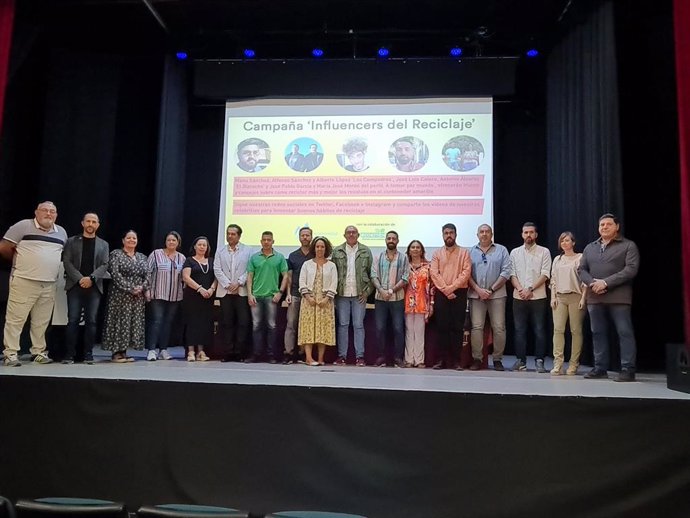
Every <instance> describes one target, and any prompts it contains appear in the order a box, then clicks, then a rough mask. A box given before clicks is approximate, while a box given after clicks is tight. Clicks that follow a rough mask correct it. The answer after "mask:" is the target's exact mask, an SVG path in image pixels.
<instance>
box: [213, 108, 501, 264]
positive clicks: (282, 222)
mask: <svg viewBox="0 0 690 518" xmlns="http://www.w3.org/2000/svg"><path fill="white" fill-rule="evenodd" d="M492 125H493V121H492V99H490V98H457V99H445V98H444V99H366V100H362V99H357V100H350V99H318V100H306V99H299V100H295V99H262V100H255V101H241V102H228V103H227V105H226V113H225V145H224V159H223V175H222V187H221V189H222V190H221V206H220V215H219V236H218V238H219V243H221V244H222V243H224V242H225V228H226V226H227V225H228V224H230V223H236V224H239V225H240V226H241V227H242V229H243V235H242V241H243V242H244V243H246V244H250V245H258V244H259V241H260V238H261V233H262V232H264V231H266V230H270V231H272V232H273V235H274V239H275V246H276V248H278V249H280V250H292V249H294V248H296V247H297V246H299V242H298V239H297V233H298V230H299V228H301V227H304V226H308V227H310V228H312V229H313V233H314V235H315V236H317V235H321V236H326V237H327V238H328V239H329V240H330V241H331V242H332V243H333V245H337V244H340V243H342V242H343V241H344V237H343V234H344V230H345V227H347V226H348V225H355V226H356V227H357V228H358V230H359V233H360V242H362V243H364V244H366V245H368V246H370V247H373V248H375V249H382V248H383V247H385V243H384V239H385V235H386V232H388V231H389V230H395V231H396V232H398V234H399V236H400V247H403V248H404V247H405V246H407V244H408V243H409V242H410V241H411V240H413V239H418V240H420V241H421V242H422V243H423V244H424V246H425V248H428V249H433V248H436V247H439V246H443V240H442V238H441V227H442V226H443V225H444V224H445V223H454V224H455V225H456V226H457V228H458V239H457V242H458V244H460V245H464V246H470V245H472V244H474V243H476V241H477V239H476V230H477V227H478V226H479V225H480V224H482V223H489V224H491V225H492V224H493V191H492V186H493V141H492V137H493V135H492Z"/></svg>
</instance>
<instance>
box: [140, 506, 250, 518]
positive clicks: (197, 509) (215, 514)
mask: <svg viewBox="0 0 690 518" xmlns="http://www.w3.org/2000/svg"><path fill="white" fill-rule="evenodd" d="M137 518H249V513H247V512H245V511H239V510H237V509H232V508H230V507H216V506H212V505H192V504H158V505H144V506H141V507H140V508H139V510H138V511H137Z"/></svg>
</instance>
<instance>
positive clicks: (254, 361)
mask: <svg viewBox="0 0 690 518" xmlns="http://www.w3.org/2000/svg"><path fill="white" fill-rule="evenodd" d="M256 362H257V359H256V356H250V357H249V358H245V359H244V363H256Z"/></svg>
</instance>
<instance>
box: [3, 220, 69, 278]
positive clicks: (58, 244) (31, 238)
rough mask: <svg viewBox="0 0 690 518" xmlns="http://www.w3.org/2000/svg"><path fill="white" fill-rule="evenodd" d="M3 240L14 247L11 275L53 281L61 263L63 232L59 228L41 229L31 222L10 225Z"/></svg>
mask: <svg viewBox="0 0 690 518" xmlns="http://www.w3.org/2000/svg"><path fill="white" fill-rule="evenodd" d="M3 239H6V240H7V241H9V242H11V243H14V244H15V245H16V253H15V255H14V258H13V259H12V275H13V276H16V277H20V278H22V279H28V280H31V281H42V282H55V281H56V280H57V277H58V272H59V269H60V265H61V264H62V249H63V248H64V246H65V243H66V242H67V232H65V229H64V228H62V227H61V226H60V225H53V227H52V228H51V229H50V230H43V229H42V228H41V227H40V225H39V224H38V222H37V221H36V220H35V219H23V220H21V221H19V222H18V223H15V224H14V225H12V226H11V227H10V228H9V229H8V230H7V232H6V233H5V236H4V237H3Z"/></svg>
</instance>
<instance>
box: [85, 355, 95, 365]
mask: <svg viewBox="0 0 690 518" xmlns="http://www.w3.org/2000/svg"><path fill="white" fill-rule="evenodd" d="M84 363H85V364H86V365H93V364H94V361H93V356H87V357H86V358H84Z"/></svg>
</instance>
